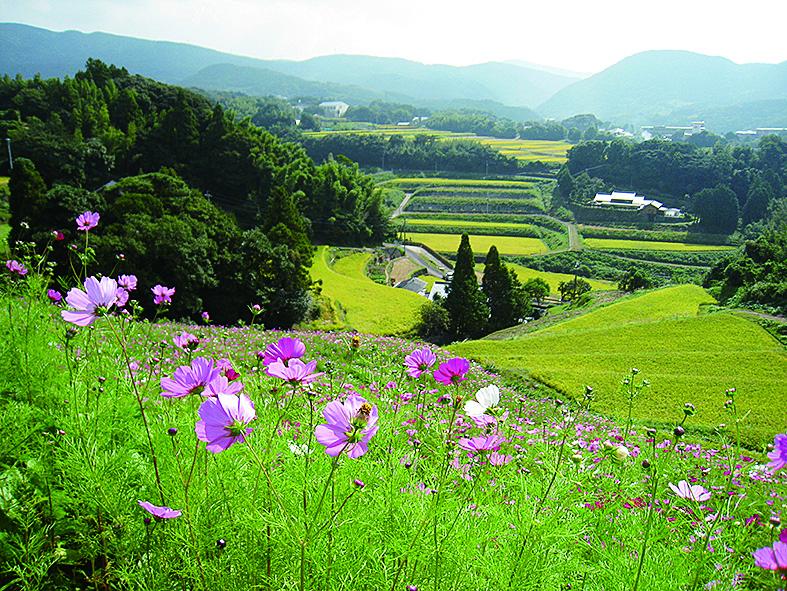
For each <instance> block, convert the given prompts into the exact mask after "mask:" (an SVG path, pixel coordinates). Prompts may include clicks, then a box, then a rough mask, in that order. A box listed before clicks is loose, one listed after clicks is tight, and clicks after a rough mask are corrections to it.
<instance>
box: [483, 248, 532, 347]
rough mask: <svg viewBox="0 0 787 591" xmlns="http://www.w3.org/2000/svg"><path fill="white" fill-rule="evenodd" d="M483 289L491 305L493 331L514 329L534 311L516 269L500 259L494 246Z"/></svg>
mask: <svg viewBox="0 0 787 591" xmlns="http://www.w3.org/2000/svg"><path fill="white" fill-rule="evenodd" d="M481 289H482V291H483V292H484V295H486V303H487V305H488V306H489V324H488V326H487V330H489V331H492V332H493V331H497V330H501V329H503V328H507V327H509V326H513V325H515V324H517V323H518V322H519V320H520V319H521V318H524V317H525V316H527V315H528V313H529V312H530V311H531V306H530V301H529V299H528V297H527V293H526V292H525V291H524V290H523V289H522V284H521V282H520V281H519V279H518V278H517V277H516V275H515V274H514V272H513V270H511V269H509V268H508V267H506V265H505V263H504V262H502V261H501V260H500V255H499V254H498V252H497V247H495V246H492V247H490V248H489V252H488V253H487V255H486V263H485V265H484V277H483V279H482V281H481Z"/></svg>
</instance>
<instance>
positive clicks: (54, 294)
mask: <svg viewBox="0 0 787 591" xmlns="http://www.w3.org/2000/svg"><path fill="white" fill-rule="evenodd" d="M46 297H48V298H49V301H51V302H52V303H53V304H59V303H60V302H62V301H63V294H62V293H60V292H59V291H57V290H56V289H47V290H46Z"/></svg>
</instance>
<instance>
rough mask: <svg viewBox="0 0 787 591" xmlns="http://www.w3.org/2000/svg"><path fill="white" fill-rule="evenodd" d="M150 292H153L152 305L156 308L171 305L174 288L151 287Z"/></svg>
mask: <svg viewBox="0 0 787 591" xmlns="http://www.w3.org/2000/svg"><path fill="white" fill-rule="evenodd" d="M150 291H152V292H153V303H154V304H156V305H157V306H160V305H161V304H171V303H172V296H174V295H175V288H174V287H164V286H163V285H156V286H155V287H151V288H150Z"/></svg>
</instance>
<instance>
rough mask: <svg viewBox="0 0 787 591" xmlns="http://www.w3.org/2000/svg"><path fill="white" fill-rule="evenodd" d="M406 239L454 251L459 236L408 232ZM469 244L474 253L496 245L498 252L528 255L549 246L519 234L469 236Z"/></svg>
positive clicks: (446, 251)
mask: <svg viewBox="0 0 787 591" xmlns="http://www.w3.org/2000/svg"><path fill="white" fill-rule="evenodd" d="M407 237H408V239H409V240H411V241H413V242H420V243H421V244H425V245H426V246H428V247H429V248H431V249H432V250H436V251H437V252H445V253H455V252H456V251H457V249H458V248H459V241H460V239H461V236H460V235H458V234H431V233H415V232H410V233H408V236H407ZM470 246H471V247H472V248H473V252H474V253H476V254H486V252H487V251H488V250H489V248H490V247H491V246H496V247H497V250H498V252H499V253H500V254H507V255H529V254H538V253H542V252H547V251H548V250H549V248H548V247H547V245H546V244H544V243H543V242H542V241H541V240H539V239H538V238H523V237H519V236H482V235H479V234H473V235H471V236H470Z"/></svg>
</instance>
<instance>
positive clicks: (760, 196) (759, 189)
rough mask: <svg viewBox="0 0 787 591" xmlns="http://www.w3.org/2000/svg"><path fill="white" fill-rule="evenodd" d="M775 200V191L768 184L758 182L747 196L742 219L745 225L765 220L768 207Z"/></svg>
mask: <svg viewBox="0 0 787 591" xmlns="http://www.w3.org/2000/svg"><path fill="white" fill-rule="evenodd" d="M772 199H773V191H771V187H770V186H769V185H768V183H764V182H762V181H760V180H756V181H755V182H754V183H753V184H752V186H751V189H749V192H748V193H747V194H746V204H745V205H744V206H743V211H742V212H741V218H742V220H743V225H744V226H748V225H749V224H751V223H752V222H756V221H758V220H761V219H763V218H764V217H765V216H766V214H767V213H768V205H769V204H770V202H771V200H772Z"/></svg>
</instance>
